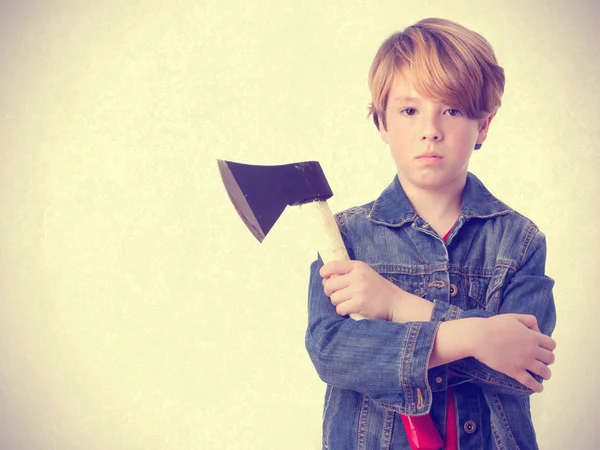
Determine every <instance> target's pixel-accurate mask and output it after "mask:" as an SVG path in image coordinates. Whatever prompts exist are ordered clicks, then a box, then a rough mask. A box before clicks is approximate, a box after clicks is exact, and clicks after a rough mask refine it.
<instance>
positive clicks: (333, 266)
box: [319, 260, 354, 278]
mask: <svg viewBox="0 0 600 450" xmlns="http://www.w3.org/2000/svg"><path fill="white" fill-rule="evenodd" d="M353 263H354V261H350V260H345V261H330V262H328V263H327V264H325V265H324V266H323V267H321V270H319V275H321V276H322V277H323V278H329V277H331V276H332V275H344V274H347V273H348V272H350V271H351V270H352V267H353Z"/></svg>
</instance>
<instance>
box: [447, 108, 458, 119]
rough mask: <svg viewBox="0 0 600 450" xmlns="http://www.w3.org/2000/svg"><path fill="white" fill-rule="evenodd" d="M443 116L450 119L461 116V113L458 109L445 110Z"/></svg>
mask: <svg viewBox="0 0 600 450" xmlns="http://www.w3.org/2000/svg"><path fill="white" fill-rule="evenodd" d="M444 114H448V115H449V116H452V117H456V116H462V113H461V112H460V111H459V110H458V109H454V108H450V109H447V110H446V111H445V112H444Z"/></svg>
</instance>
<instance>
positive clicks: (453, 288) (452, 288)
mask: <svg viewBox="0 0 600 450" xmlns="http://www.w3.org/2000/svg"><path fill="white" fill-rule="evenodd" d="M456 294H458V288H457V287H456V285H454V284H451V285H450V297H456Z"/></svg>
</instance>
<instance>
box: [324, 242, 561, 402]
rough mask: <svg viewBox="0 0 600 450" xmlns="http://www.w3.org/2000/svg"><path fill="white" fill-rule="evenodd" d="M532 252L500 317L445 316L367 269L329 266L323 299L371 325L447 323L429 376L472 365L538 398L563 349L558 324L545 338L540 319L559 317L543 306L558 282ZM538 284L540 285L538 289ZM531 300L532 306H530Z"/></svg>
mask: <svg viewBox="0 0 600 450" xmlns="http://www.w3.org/2000/svg"><path fill="white" fill-rule="evenodd" d="M538 244H539V245H540V246H541V245H543V244H544V243H543V241H542V242H539V243H538ZM532 247H533V248H531V249H530V250H531V255H529V258H528V259H527V260H526V261H525V262H524V263H523V265H522V267H521V268H520V269H519V270H518V271H517V273H515V274H514V275H513V277H512V279H511V281H510V283H509V285H508V286H507V288H506V290H505V292H504V295H503V300H502V306H501V307H500V311H499V314H498V315H492V314H491V313H490V312H488V311H483V310H481V311H479V310H478V311H464V310H461V309H460V308H457V307H455V306H448V305H445V306H444V307H443V308H447V310H446V311H439V309H441V308H442V306H440V305H439V304H436V303H432V302H430V301H428V300H425V299H422V298H421V297H418V296H416V295H413V294H410V293H408V292H406V291H404V290H402V289H401V288H399V287H397V286H396V285H395V284H393V283H391V282H390V281H388V280H386V279H385V278H383V277H382V276H380V275H379V274H378V273H377V272H375V271H374V270H373V269H372V268H371V267H370V266H368V265H367V264H365V263H363V262H360V261H334V262H331V263H328V264H326V265H324V266H323V267H322V268H321V270H320V275H321V277H322V278H323V289H324V292H325V294H326V295H327V296H328V297H329V298H330V300H331V303H332V305H333V306H335V308H336V312H337V313H338V314H339V315H342V316H345V315H348V314H350V313H358V314H361V315H363V316H365V317H367V318H369V319H380V320H384V321H390V322H396V323H408V322H428V321H430V320H432V319H437V320H442V323H441V324H440V325H439V328H438V330H437V333H436V335H435V340H434V344H433V350H432V352H431V355H430V358H429V368H432V367H436V366H440V365H443V364H448V363H453V362H455V361H460V360H465V358H469V357H473V358H475V359H476V360H477V361H479V362H480V363H481V364H484V365H485V366H487V367H489V368H491V369H493V370H495V371H498V372H500V373H501V374H505V375H506V376H508V377H511V378H513V379H515V380H517V381H518V382H519V383H521V384H522V385H524V386H526V387H527V388H529V389H531V390H532V391H534V392H541V391H542V384H541V379H544V380H548V379H550V377H551V372H550V369H549V368H548V366H549V365H551V364H552V363H553V362H554V353H553V352H554V349H555V348H556V342H555V341H554V340H553V339H552V338H550V337H549V336H547V335H546V334H550V332H551V331H552V328H553V326H554V321H553V320H551V321H550V322H552V323H551V324H546V322H548V321H547V320H544V321H543V323H544V324H546V328H549V329H542V330H540V329H539V327H538V320H537V318H536V316H542V315H544V314H547V311H544V309H545V308H546V309H547V308H551V309H552V311H553V308H554V306H553V304H552V305H543V304H540V302H541V303H543V301H544V299H545V298H548V296H549V295H550V298H551V293H550V290H551V287H552V281H551V280H550V279H548V278H547V277H545V276H544V274H543V266H544V261H543V260H541V261H540V258H544V257H543V252H538V249H536V248H535V247H534V246H532ZM534 278H535V279H536V281H538V283H532V282H533V281H534ZM540 281H541V284H540V283H539V282H540ZM534 285H537V286H541V288H540V289H541V291H537V292H536V291H532V290H531V286H534ZM527 296H529V297H530V298H524V297H527ZM440 316H448V317H440ZM447 318H452V319H455V320H446V319H447ZM465 361H468V359H467V360H465ZM465 366H466V369H465ZM458 368H459V370H463V371H464V372H465V373H467V374H470V372H471V374H473V373H476V372H477V370H476V368H473V367H469V365H468V364H464V363H463V364H460V365H459V366H458ZM535 376H538V377H539V380H538V379H536V378H535Z"/></svg>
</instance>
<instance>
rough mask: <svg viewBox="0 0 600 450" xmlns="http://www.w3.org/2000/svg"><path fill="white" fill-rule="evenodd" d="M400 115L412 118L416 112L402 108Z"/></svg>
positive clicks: (412, 109) (413, 109)
mask: <svg viewBox="0 0 600 450" xmlns="http://www.w3.org/2000/svg"><path fill="white" fill-rule="evenodd" d="M400 113H401V114H404V115H405V116H414V115H415V114H416V113H417V110H416V109H415V108H404V109H403V110H402V111H400Z"/></svg>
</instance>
